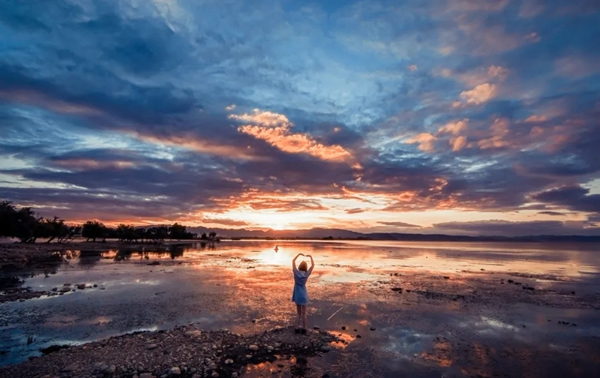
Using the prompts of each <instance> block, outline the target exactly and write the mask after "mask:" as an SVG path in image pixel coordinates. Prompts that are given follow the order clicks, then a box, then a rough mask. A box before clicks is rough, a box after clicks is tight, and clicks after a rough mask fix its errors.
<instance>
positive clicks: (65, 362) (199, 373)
mask: <svg viewBox="0 0 600 378" xmlns="http://www.w3.org/2000/svg"><path fill="white" fill-rule="evenodd" d="M344 343H346V341H343V340H341V339H338V338H336V337H335V336H333V335H331V334H329V333H327V332H324V331H317V330H309V331H308V332H307V333H306V334H298V333H296V332H295V330H294V328H291V327H288V328H277V329H273V330H270V331H266V332H263V333H260V334H255V335H250V336H242V335H239V334H233V333H230V332H229V331H227V330H221V331H210V332H203V331H201V330H199V329H196V328H195V327H193V326H186V327H178V328H175V329H173V330H170V331H157V332H138V333H133V334H127V335H123V336H118V337H113V338H110V339H107V340H102V341H97V342H92V343H88V344H84V345H80V346H71V347H64V348H62V347H59V346H56V347H51V348H48V349H47V350H45V351H44V352H46V353H47V354H45V355H43V356H41V357H34V358H31V359H30V360H29V361H27V362H24V363H22V364H19V365H11V366H6V367H4V368H0V376H2V377H12V378H19V377H23V378H33V377H44V378H51V377H52V378H54V377H59V378H67V377H81V378H85V377H90V378H91V377H128V378H155V377H156V378H159V377H160V378H166V377H182V378H183V377H191V378H202V377H238V376H240V375H241V374H242V371H243V369H244V368H245V367H246V366H247V365H249V364H260V363H263V362H267V361H268V362H276V361H284V360H290V359H294V360H301V359H302V358H306V357H313V356H318V355H322V354H323V353H327V352H329V350H330V348H332V345H333V346H335V345H340V346H341V345H343V344H344ZM274 366H278V365H274ZM279 366H280V367H283V366H284V365H283V364H279ZM280 370H281V369H280Z"/></svg>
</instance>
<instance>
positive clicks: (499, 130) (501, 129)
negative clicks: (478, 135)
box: [478, 118, 510, 150]
mask: <svg viewBox="0 0 600 378" xmlns="http://www.w3.org/2000/svg"><path fill="white" fill-rule="evenodd" d="M490 131H491V132H492V136H491V137H490V138H487V139H482V140H480V141H479V142H478V145H479V148H481V149H482V150H485V149H488V148H501V147H506V146H508V145H509V143H508V141H506V140H504V137H505V136H506V135H508V133H509V131H510V130H509V127H508V120H506V119H502V118H497V119H495V120H494V123H493V124H492V126H490Z"/></svg>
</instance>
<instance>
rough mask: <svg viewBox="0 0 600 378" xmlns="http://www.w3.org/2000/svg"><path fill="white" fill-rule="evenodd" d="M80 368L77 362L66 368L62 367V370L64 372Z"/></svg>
mask: <svg viewBox="0 0 600 378" xmlns="http://www.w3.org/2000/svg"><path fill="white" fill-rule="evenodd" d="M77 369H79V366H77V364H71V365H69V366H67V367H65V368H64V369H62V371H64V372H73V371H75V370H77Z"/></svg>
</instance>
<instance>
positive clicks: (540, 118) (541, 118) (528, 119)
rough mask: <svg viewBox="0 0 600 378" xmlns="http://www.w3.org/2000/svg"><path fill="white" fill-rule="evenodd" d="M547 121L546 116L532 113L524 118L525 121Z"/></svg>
mask: <svg viewBox="0 0 600 378" xmlns="http://www.w3.org/2000/svg"><path fill="white" fill-rule="evenodd" d="M546 121H548V118H547V117H546V116H543V115H541V116H538V115H532V116H529V117H527V119H526V120H525V123H543V122H546Z"/></svg>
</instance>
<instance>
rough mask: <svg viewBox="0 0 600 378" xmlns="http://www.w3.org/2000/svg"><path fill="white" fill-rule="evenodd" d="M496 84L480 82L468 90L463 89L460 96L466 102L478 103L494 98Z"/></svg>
mask: <svg viewBox="0 0 600 378" xmlns="http://www.w3.org/2000/svg"><path fill="white" fill-rule="evenodd" d="M495 95H496V86H495V85H494V84H489V83H485V84H480V85H478V86H476V87H475V88H473V89H471V90H470V91H463V92H461V94H460V97H461V98H462V99H463V100H464V101H466V102H467V103H468V104H473V105H479V104H483V103H484V102H487V101H489V100H491V99H492V98H494V96H495Z"/></svg>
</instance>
